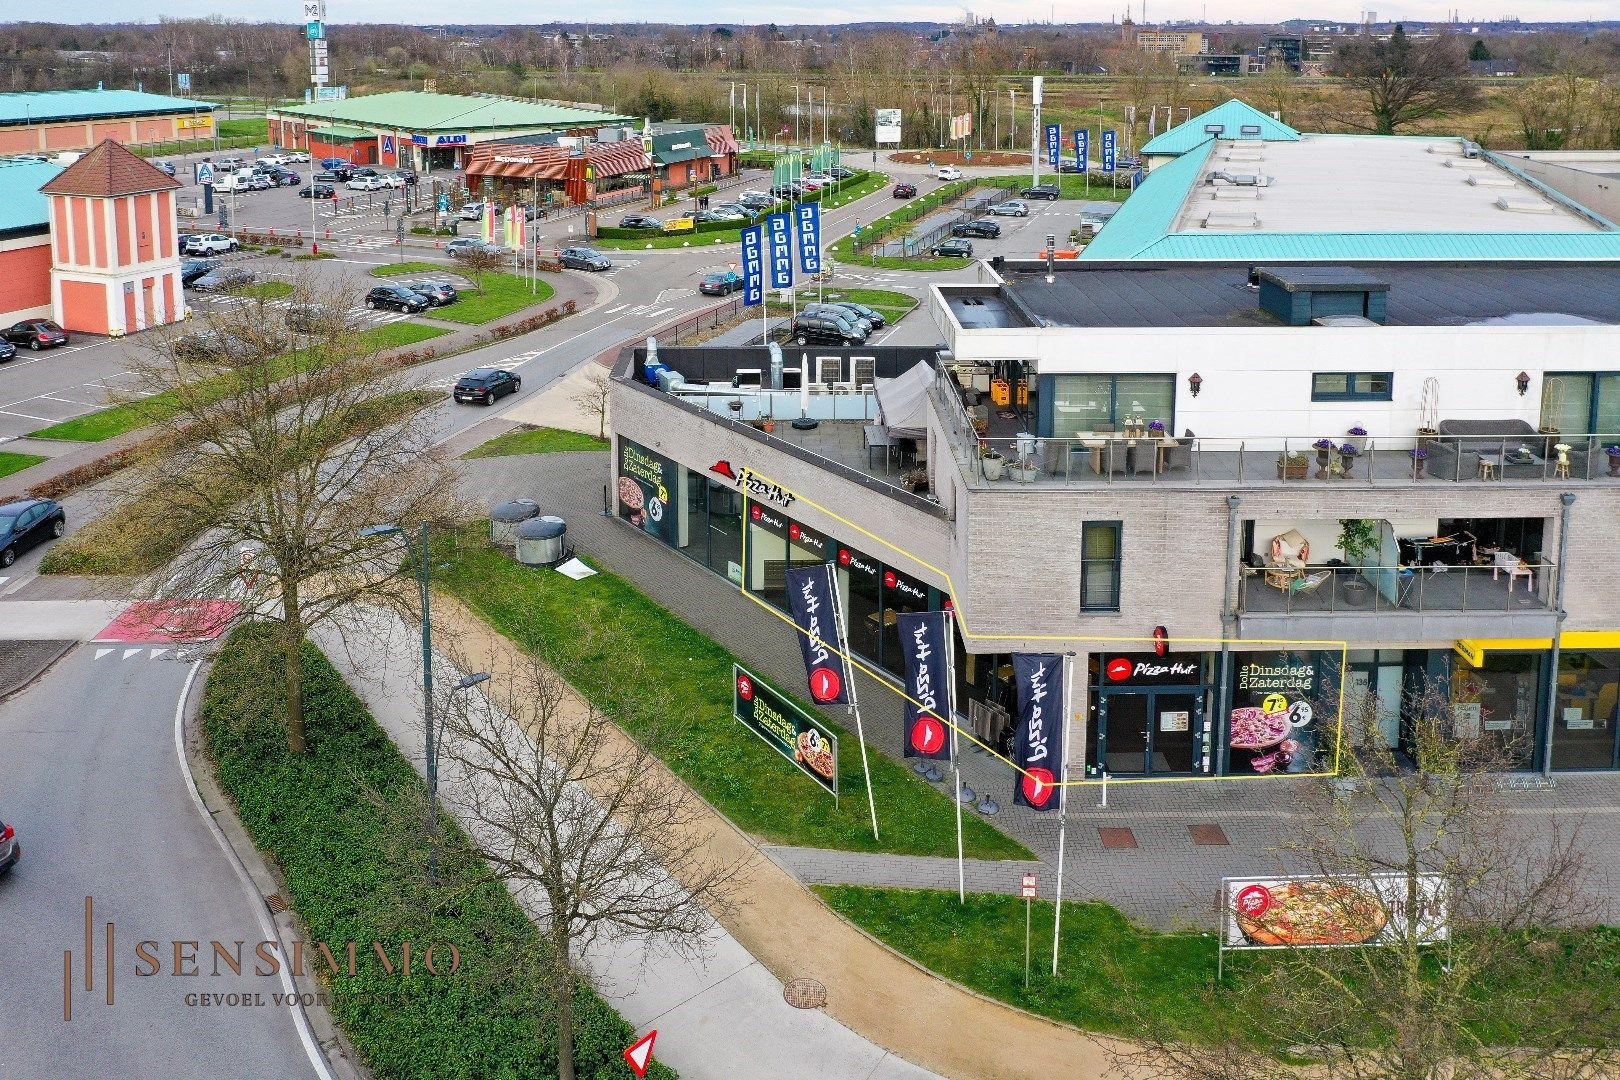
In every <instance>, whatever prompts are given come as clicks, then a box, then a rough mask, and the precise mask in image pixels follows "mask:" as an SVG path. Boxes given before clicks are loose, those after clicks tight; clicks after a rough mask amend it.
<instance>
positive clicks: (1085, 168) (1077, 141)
mask: <svg viewBox="0 0 1620 1080" xmlns="http://www.w3.org/2000/svg"><path fill="white" fill-rule="evenodd" d="M1074 156H1075V159H1076V160H1077V162H1078V163H1079V166H1080V171H1081V172H1089V171H1090V169H1091V165H1090V162H1089V160H1088V159H1089V158H1090V157H1091V132H1089V131H1087V130H1086V129H1085V128H1077V129H1075V133H1074Z"/></svg>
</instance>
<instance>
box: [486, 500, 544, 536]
mask: <svg viewBox="0 0 1620 1080" xmlns="http://www.w3.org/2000/svg"><path fill="white" fill-rule="evenodd" d="M539 516H540V504H539V503H537V502H535V501H534V500H533V499H513V500H512V501H511V502H503V503H501V505H499V506H497V507H496V508H495V509H493V510H491V511H490V512H489V538H490V540H491V541H492V542H493V543H495V544H496V545H498V546H500V547H511V546H512V545H514V544H516V543H517V527H518V524H519V523H520V522H524V521H528V520H529V519H530V518H534V517H539Z"/></svg>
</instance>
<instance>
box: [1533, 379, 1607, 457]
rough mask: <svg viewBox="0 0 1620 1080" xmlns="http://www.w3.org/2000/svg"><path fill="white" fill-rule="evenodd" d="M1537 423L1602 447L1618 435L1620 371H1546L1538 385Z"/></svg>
mask: <svg viewBox="0 0 1620 1080" xmlns="http://www.w3.org/2000/svg"><path fill="white" fill-rule="evenodd" d="M1541 423H1542V426H1543V427H1552V428H1557V429H1558V430H1559V431H1560V432H1562V433H1563V434H1564V435H1566V436H1569V438H1566V439H1565V440H1564V441H1565V442H1569V443H1571V444H1573V445H1578V446H1581V447H1583V448H1584V447H1585V446H1586V444H1587V440H1586V439H1585V438H1582V436H1585V435H1596V436H1598V440H1599V441H1600V442H1602V443H1603V445H1605V446H1610V445H1613V443H1614V442H1615V441H1616V439H1617V437H1620V372H1615V371H1597V372H1584V371H1582V372H1560V371H1549V372H1548V373H1547V375H1546V378H1544V379H1543V380H1542V384H1541Z"/></svg>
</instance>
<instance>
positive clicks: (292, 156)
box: [287, 150, 309, 162]
mask: <svg viewBox="0 0 1620 1080" xmlns="http://www.w3.org/2000/svg"><path fill="white" fill-rule="evenodd" d="M287 160H288V161H291V162H304V161H308V160H309V155H308V154H306V153H304V151H302V150H289V151H287Z"/></svg>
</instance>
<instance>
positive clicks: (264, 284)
mask: <svg viewBox="0 0 1620 1080" xmlns="http://www.w3.org/2000/svg"><path fill="white" fill-rule="evenodd" d="M231 291H232V292H233V293H235V294H236V295H237V296H251V297H253V298H254V299H255V300H280V299H281V298H282V297H283V296H291V295H292V293H293V287H292V282H290V281H276V280H275V279H274V278H272V279H270V280H268V281H255V282H254V283H253V284H251V285H244V286H242V287H241V288H240V289H232V290H231Z"/></svg>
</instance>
